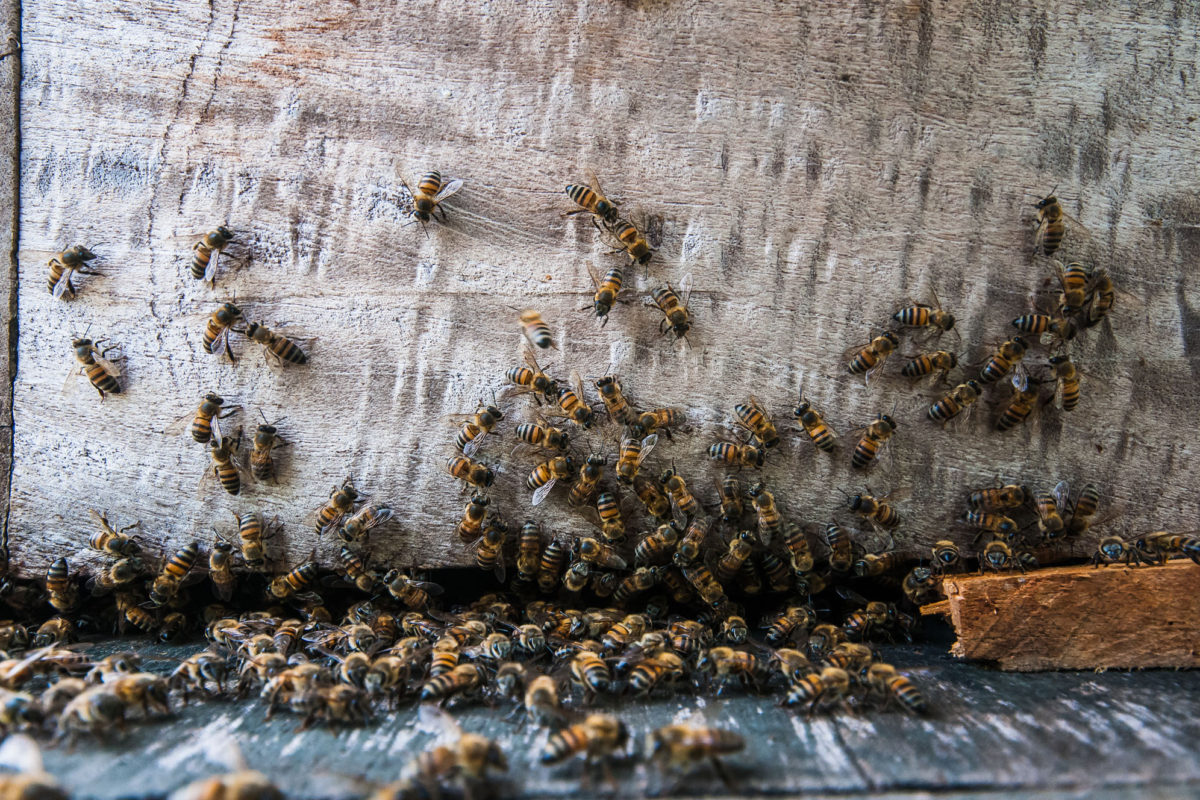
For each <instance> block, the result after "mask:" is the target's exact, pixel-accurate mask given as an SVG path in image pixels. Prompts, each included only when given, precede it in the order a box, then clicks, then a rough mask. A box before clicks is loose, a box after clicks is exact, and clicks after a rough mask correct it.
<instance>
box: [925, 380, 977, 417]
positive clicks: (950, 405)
mask: <svg viewBox="0 0 1200 800" xmlns="http://www.w3.org/2000/svg"><path fill="white" fill-rule="evenodd" d="M982 395H983V388H982V387H981V386H980V385H979V384H978V383H976V382H975V381H967V382H966V383H960V384H959V385H958V386H955V387H954V388H953V389H951V390H950V391H949V392H947V393H946V394H945V395H943V396H942V397H941V398H940V399H939V400H938V401H937V402H936V403H934V404H933V405H931V406H930V407H929V411H928V417H929V419H930V420H931V421H932V422H940V423H942V425H945V424H946V423H947V422H949V421H950V420H952V419H954V418H955V417H957V416H959V415H960V414H962V413H963V412H964V411H966V410H968V409H969V408H970V407H971V406H973V405H975V402H976V401H977V400H978V399H979V398H980V397H981V396H982ZM964 419H965V417H964Z"/></svg>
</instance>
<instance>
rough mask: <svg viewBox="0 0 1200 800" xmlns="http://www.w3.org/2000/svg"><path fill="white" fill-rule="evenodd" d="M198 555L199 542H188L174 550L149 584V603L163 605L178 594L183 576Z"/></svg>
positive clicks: (189, 569) (194, 562)
mask: <svg viewBox="0 0 1200 800" xmlns="http://www.w3.org/2000/svg"><path fill="white" fill-rule="evenodd" d="M199 557H200V543H199V542H189V543H188V544H187V545H185V546H183V547H181V548H179V549H178V550H176V551H175V554H174V555H172V556H171V557H170V558H169V559H168V560H167V561H166V563H164V564H163V567H162V571H161V572H159V574H158V577H156V578H155V579H154V583H153V584H151V586H150V602H151V604H153V605H154V606H162V605H165V604H166V603H168V602H170V601H171V600H172V599H173V598H174V597H175V595H177V594H179V590H180V589H181V588H182V587H183V581H184V578H186V577H187V574H188V573H189V572H190V571H191V569H192V567H193V566H195V564H196V559H197V558H199Z"/></svg>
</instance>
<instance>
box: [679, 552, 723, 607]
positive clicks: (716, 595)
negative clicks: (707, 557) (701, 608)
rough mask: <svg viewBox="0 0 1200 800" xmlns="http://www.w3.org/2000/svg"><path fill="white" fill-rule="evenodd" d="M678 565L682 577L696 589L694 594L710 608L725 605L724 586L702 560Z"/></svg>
mask: <svg viewBox="0 0 1200 800" xmlns="http://www.w3.org/2000/svg"><path fill="white" fill-rule="evenodd" d="M678 566H679V571H680V572H682V573H683V577H684V578H685V579H686V580H687V582H688V583H690V584H691V585H692V588H693V589H695V590H696V594H698V595H700V599H701V600H703V601H704V602H705V603H708V605H709V606H711V607H712V608H720V607H721V606H723V605H725V600H726V598H725V590H724V588H722V587H721V584H720V583H719V582H718V581H717V579H716V578H715V577H714V576H713V574H712V572H710V571H709V569H708V567H706V566H704V564H703V563H702V562H700V561H693V562H690V563H684V564H679V565H678Z"/></svg>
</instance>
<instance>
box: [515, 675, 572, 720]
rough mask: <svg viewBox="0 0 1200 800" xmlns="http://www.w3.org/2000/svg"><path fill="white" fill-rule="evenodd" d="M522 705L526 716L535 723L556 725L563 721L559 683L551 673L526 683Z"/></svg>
mask: <svg viewBox="0 0 1200 800" xmlns="http://www.w3.org/2000/svg"><path fill="white" fill-rule="evenodd" d="M522 705H523V706H524V708H525V716H526V717H527V718H528V719H529V720H530V721H531V722H533V723H534V724H535V725H546V726H554V725H558V724H559V723H561V722H562V718H563V712H562V706H561V704H560V702H559V699H558V684H557V683H555V681H554V679H553V678H551V677H550V676H549V675H538V676H537V677H535V678H534V679H533V680H531V681H529V682H528V683H527V684H526V686H525V699H524V702H523V704H522Z"/></svg>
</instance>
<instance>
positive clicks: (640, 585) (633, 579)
mask: <svg viewBox="0 0 1200 800" xmlns="http://www.w3.org/2000/svg"><path fill="white" fill-rule="evenodd" d="M661 574H662V569H661V567H638V568H637V569H635V570H634V571H633V572H632V573H631V574H629V575H627V576H626V577H625V578H623V579H622V580H621V582H620V584H618V585H617V590H616V591H615V592H613V602H614V603H616V604H617V606H618V607H623V606H625V604H626V603H628V602H629V601H630V600H631V599H633V597H634V595H637V594H641V593H642V592H647V591H649V590H650V589H651V588H652V587H653V586H654V584H656V583H658V581H659V577H660V576H661Z"/></svg>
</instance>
